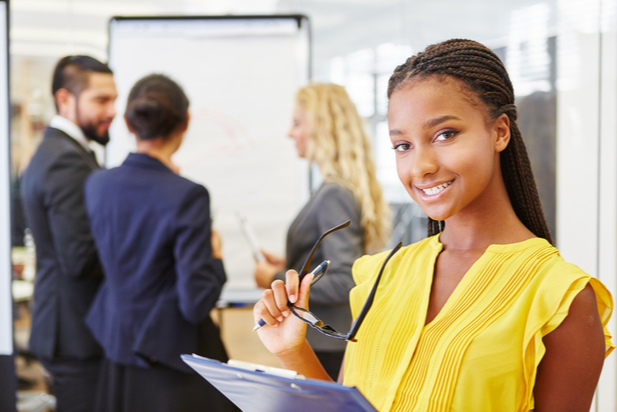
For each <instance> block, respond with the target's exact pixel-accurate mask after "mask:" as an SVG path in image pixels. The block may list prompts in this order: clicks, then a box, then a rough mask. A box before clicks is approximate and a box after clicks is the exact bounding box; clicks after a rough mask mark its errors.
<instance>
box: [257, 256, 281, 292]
mask: <svg viewBox="0 0 617 412" xmlns="http://www.w3.org/2000/svg"><path fill="white" fill-rule="evenodd" d="M261 253H262V254H263V255H264V257H265V258H266V261H265V262H257V263H256V264H255V271H254V272H253V276H254V277H255V283H256V284H257V286H258V287H260V288H264V289H266V288H269V287H270V284H271V283H272V280H273V279H274V275H276V274H277V273H278V272H280V271H282V270H285V259H284V258H282V257H279V256H277V255H273V254H270V253H266V252H264V251H263V250H262V251H261Z"/></svg>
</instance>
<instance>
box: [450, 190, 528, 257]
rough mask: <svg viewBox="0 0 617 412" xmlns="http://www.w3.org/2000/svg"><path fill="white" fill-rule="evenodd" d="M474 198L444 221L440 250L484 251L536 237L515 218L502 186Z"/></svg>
mask: <svg viewBox="0 0 617 412" xmlns="http://www.w3.org/2000/svg"><path fill="white" fill-rule="evenodd" d="M496 186H497V188H496V190H493V191H490V194H489V195H487V196H483V197H480V198H477V199H476V200H475V202H474V204H473V205H470V206H469V207H467V208H465V209H464V210H461V211H460V212H459V213H457V214H455V215H454V216H452V217H450V218H448V219H447V220H446V228H445V229H444V232H443V233H442V234H441V236H440V241H441V243H442V244H443V245H444V248H450V249H456V250H469V251H470V250H485V249H486V248H487V247H488V246H489V245H492V244H510V243H517V242H522V241H523V240H527V239H530V238H533V237H536V236H535V235H534V234H533V233H532V232H531V231H530V230H529V229H528V228H527V227H526V226H525V225H524V224H523V222H521V220H520V219H519V218H518V216H517V215H516V212H515V211H514V208H513V206H512V203H511V202H510V198H509V196H508V193H507V191H506V188H505V185H503V184H498V185H496Z"/></svg>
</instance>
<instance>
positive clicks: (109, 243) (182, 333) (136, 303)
mask: <svg viewBox="0 0 617 412" xmlns="http://www.w3.org/2000/svg"><path fill="white" fill-rule="evenodd" d="M85 193H86V207H87V210H88V215H89V217H90V224H91V230H92V234H93V236H94V239H95V241H96V245H97V248H98V250H99V256H100V259H101V263H102V265H103V269H104V272H105V275H106V278H105V281H104V282H103V285H102V286H101V288H100V290H99V293H98V294H97V296H96V298H95V301H94V303H93V305H92V308H91V310H90V312H89V314H88V317H87V319H86V321H87V324H88V326H89V327H90V329H91V330H92V333H93V334H94V336H95V338H96V339H97V340H98V342H99V343H100V344H101V346H103V349H104V350H105V355H106V357H107V358H109V359H111V360H112V361H113V362H116V363H119V364H123V365H133V366H143V367H148V366H149V364H150V363H152V362H159V363H161V364H163V365H166V366H169V367H172V368H175V369H178V370H181V371H186V372H191V370H190V368H188V367H187V366H186V365H185V364H184V363H183V362H182V361H181V359H180V355H181V354H183V353H200V354H202V355H204V356H214V357H216V358H221V357H222V358H225V356H226V355H225V353H224V347H223V344H222V341H221V339H220V335H219V331H218V328H216V327H215V326H214V324H213V323H212V320H211V319H210V311H211V310H212V309H213V308H214V305H215V303H216V301H217V300H218V298H219V295H220V293H221V289H222V287H223V284H224V283H225V281H226V276H225V271H224V268H223V263H222V261H221V260H219V259H215V258H213V257H212V248H211V228H210V200H209V195H208V191H207V190H206V188H205V187H203V186H201V185H199V184H196V183H193V182H191V181H190V180H187V179H185V178H183V177H180V176H178V175H176V174H174V173H173V172H172V171H171V170H169V169H168V168H167V167H166V166H165V165H164V164H163V163H161V162H160V161H159V160H157V159H155V158H152V157H150V156H148V155H145V154H137V153H131V154H129V156H128V157H127V159H126V160H125V161H124V163H123V164H122V165H121V166H120V167H117V168H114V169H110V170H105V171H100V172H96V173H93V174H92V175H91V176H90V178H89V179H88V181H87V182H86V189H85ZM223 360H224V359H223Z"/></svg>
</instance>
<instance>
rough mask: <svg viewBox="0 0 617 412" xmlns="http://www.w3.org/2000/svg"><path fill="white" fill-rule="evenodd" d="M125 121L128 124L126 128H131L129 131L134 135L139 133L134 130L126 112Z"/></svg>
mask: <svg viewBox="0 0 617 412" xmlns="http://www.w3.org/2000/svg"><path fill="white" fill-rule="evenodd" d="M124 123H125V124H126V128H127V129H129V132H131V133H133V134H134V135H137V134H136V133H135V130H133V128H132V127H131V125H130V124H129V119H127V117H126V114H125V115H124Z"/></svg>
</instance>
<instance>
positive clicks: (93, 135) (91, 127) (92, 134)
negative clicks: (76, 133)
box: [75, 103, 109, 146]
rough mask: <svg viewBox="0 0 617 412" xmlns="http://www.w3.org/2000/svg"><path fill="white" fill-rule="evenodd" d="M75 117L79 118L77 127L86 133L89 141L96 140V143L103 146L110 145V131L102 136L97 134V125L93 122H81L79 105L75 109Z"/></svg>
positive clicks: (106, 131)
mask: <svg viewBox="0 0 617 412" xmlns="http://www.w3.org/2000/svg"><path fill="white" fill-rule="evenodd" d="M75 115H76V117H77V122H78V124H77V125H78V126H79V128H80V129H81V131H82V132H84V135H85V136H86V138H88V139H89V140H94V141H95V142H97V143H98V144H100V145H103V146H105V145H107V143H109V130H105V131H104V132H103V134H101V135H100V134H98V133H97V132H96V125H95V124H94V123H93V122H90V123H85V122H83V121H82V120H81V113H79V103H78V104H77V107H76V108H75Z"/></svg>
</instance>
